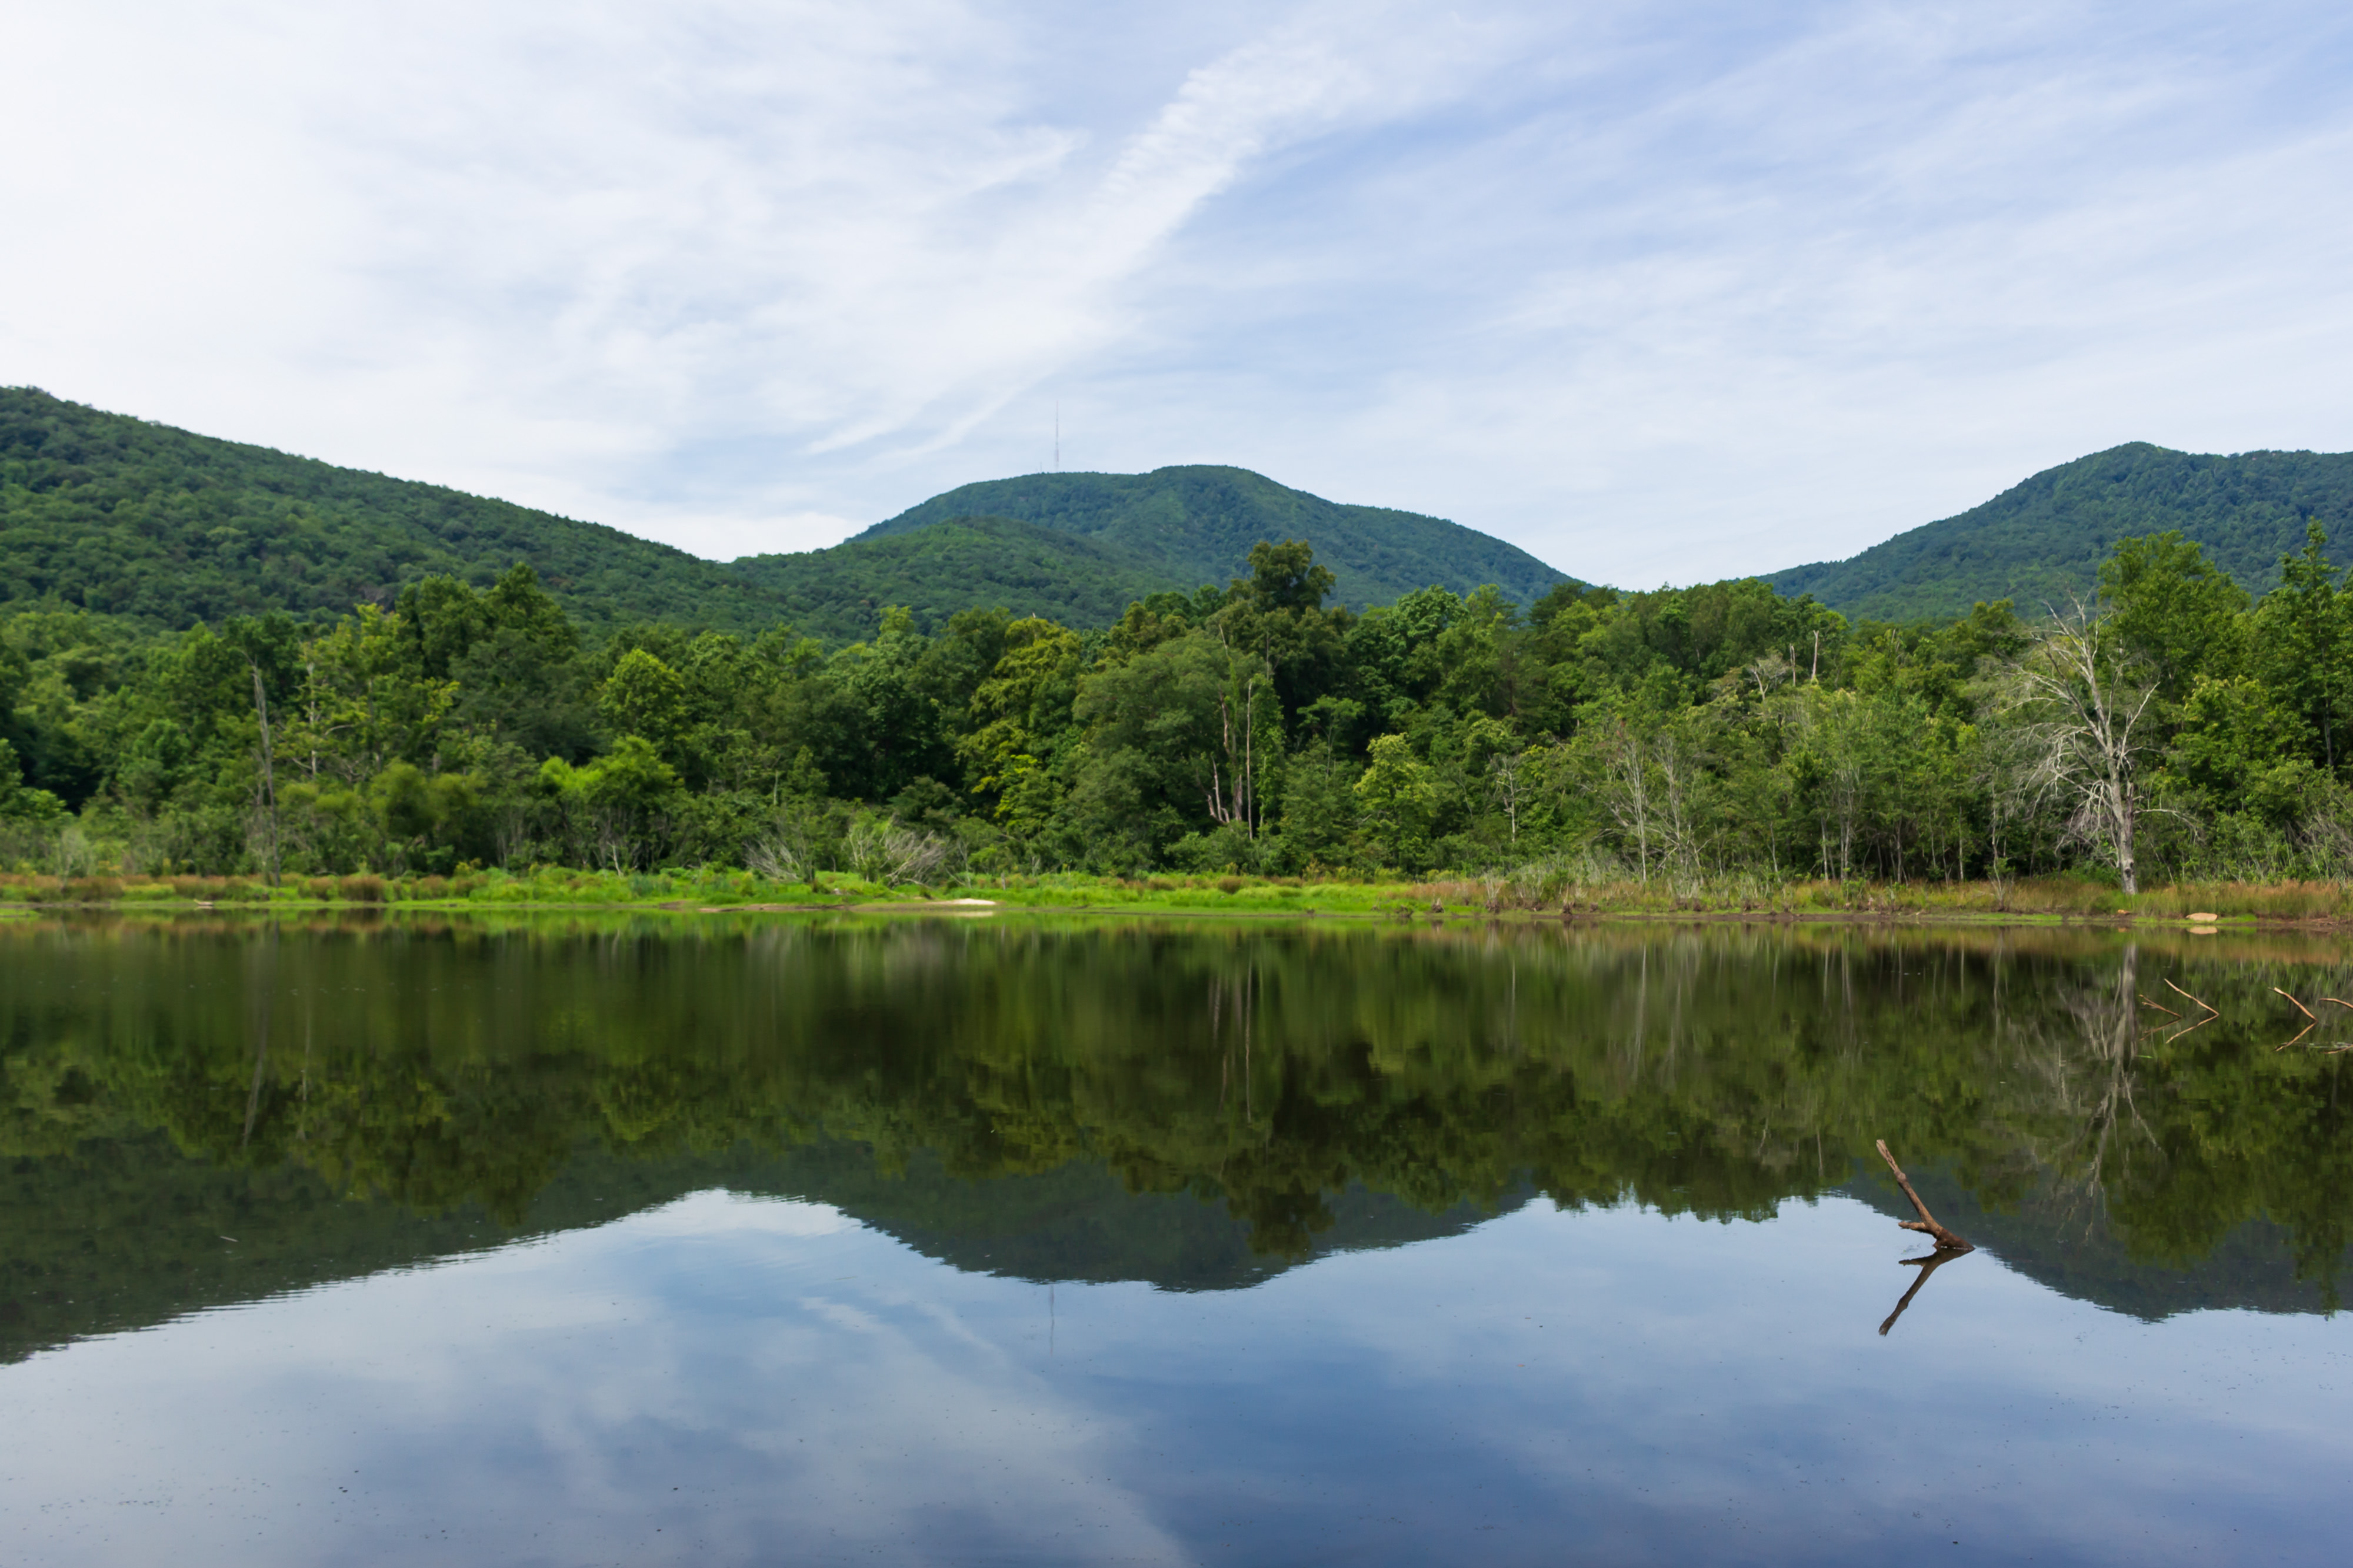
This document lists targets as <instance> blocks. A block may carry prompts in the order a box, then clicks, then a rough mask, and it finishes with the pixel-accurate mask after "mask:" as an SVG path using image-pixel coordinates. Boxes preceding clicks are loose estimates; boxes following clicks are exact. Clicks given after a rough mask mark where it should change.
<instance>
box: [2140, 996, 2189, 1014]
mask: <svg viewBox="0 0 2353 1568" xmlns="http://www.w3.org/2000/svg"><path fill="white" fill-rule="evenodd" d="M2140 1005H2142V1006H2144V1007H2155V1008H2156V1009H2157V1010H2158V1012H2160V1013H2162V1014H2164V1015H2165V1016H2167V1017H2168V1018H2179V1016H2181V1015H2180V1014H2179V1013H2177V1012H2175V1011H2174V1010H2173V1009H2172V1008H2170V1007H2168V1006H2166V1005H2163V1004H2162V1003H2158V1002H2152V1001H2150V1000H2149V999H2148V998H2147V997H2146V996H2144V997H2142V998H2141V999H2140Z"/></svg>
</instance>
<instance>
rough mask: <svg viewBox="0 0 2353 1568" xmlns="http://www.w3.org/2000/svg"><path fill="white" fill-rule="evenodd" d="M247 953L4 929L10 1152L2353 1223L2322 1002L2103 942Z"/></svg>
mask: <svg viewBox="0 0 2353 1568" xmlns="http://www.w3.org/2000/svg"><path fill="white" fill-rule="evenodd" d="M258 951H259V947H258V944H256V943H255V942H252V941H250V940H249V939H248V938H245V937H242V936H239V935H237V934H234V933H232V932H230V931H227V930H216V931H202V930H193V929H188V928H185V927H171V928H166V929H163V930H149V931H139V930H132V929H128V928H122V927H92V928H88V929H82V930H72V929H68V928H63V927H20V928H12V929H10V930H8V931H5V932H0V980H5V984H0V1032H5V1034H4V1035H0V1037H5V1039H6V1041H7V1042H8V1044H7V1045H6V1047H5V1063H0V1072H5V1080H6V1081H5V1084H0V1154H7V1153H15V1154H24V1155H35V1156H38V1155H41V1154H43V1153H46V1152H57V1151H60V1150H63V1149H67V1148H69V1147H71V1146H72V1145H73V1143H74V1142H76V1141H77V1140H79V1139H81V1138H85V1137H89V1136H91V1135H93V1134H96V1133H102V1132H106V1131H122V1130H125V1129H138V1128H150V1127H153V1128H161V1129H164V1130H167V1131H169V1132H170V1133H171V1135H172V1136H173V1137H174V1139H175V1140H176V1141H177V1142H178V1143H179V1144H180V1146H181V1147H182V1148H184V1149H185V1150H187V1151H188V1152H192V1153H196V1154H201V1155H203V1156H205V1157H206V1158H209V1159H212V1160H215V1161H218V1162H222V1163H247V1164H252V1165H257V1166H267V1165H271V1164H275V1163H284V1162H292V1163H298V1164H301V1165H303V1166H307V1167H309V1168H311V1169H313V1170H315V1171H317V1172H318V1173H320V1174H321V1175H322V1176H323V1177H324V1178H326V1180H327V1181H329V1182H330V1183H331V1184H332V1185H333V1186H334V1187H335V1188H336V1189H337V1190H339V1191H342V1192H345V1193H351V1194H374V1195H376V1196H379V1197H383V1198H386V1199H390V1200H392V1201H395V1202H397V1203H400V1204H403V1205H407V1206H410V1207H412V1208H415V1209H417V1210H420V1211H427V1212H438V1211H440V1210H443V1209H446V1208H448V1207H449V1206H451V1205H457V1204H459V1203H462V1202H467V1201H479V1202H481V1203H483V1204H485V1205H488V1206H490V1207H491V1209H492V1210H493V1212H495V1213H498V1214H500V1215H505V1216H509V1217H512V1216H515V1215H520V1214H521V1213H522V1209H523V1208H524V1206H525V1205H528V1204H529V1203H530V1201H531V1199H532V1197H533V1194H535V1193H537V1192H538V1191H540V1190H541V1188H542V1187H543V1185H544V1184H546V1183H547V1182H548V1180H549V1179H550V1178H551V1176H552V1175H553V1173H554V1172H555V1171H557V1170H558V1169H560V1168H561V1166H562V1164H563V1163H564V1162H565V1160H566V1159H568V1158H569V1157H570V1154H571V1152H572V1151H573V1149H574V1148H575V1147H576V1146H577V1144H578V1142H579V1141H580V1140H582V1139H583V1138H592V1139H596V1140H597V1141H600V1142H603V1143H605V1144H607V1146H609V1147H611V1148H613V1149H615V1150H617V1151H621V1152H627V1153H629V1154H633V1155H647V1156H652V1155H665V1154H670V1153H673V1152H686V1151H712V1150H717V1149H722V1148H725V1147H728V1146H731V1145H733V1144H734V1143H736V1142H741V1141H744V1140H752V1141H754V1142H761V1143H765V1144H769V1145H782V1144H787V1143H792V1142H798V1141H802V1140H806V1139H807V1138H809V1137H810V1136H812V1135H814V1134H816V1133H818V1132H820V1131H822V1132H826V1133H829V1134H832V1135H836V1136H845V1137H850V1138H855V1139H858V1140H860V1141H863V1142H867V1143H870V1144H871V1145H872V1146H873V1147H874V1149H875V1150H876V1151H877V1153H878V1157H879V1159H880V1160H881V1163H883V1164H884V1166H885V1167H886V1168H892V1167H893V1166H894V1165H895V1163H903V1162H904V1161H905V1160H907V1159H908V1158H910V1157H911V1156H912V1155H913V1153H914V1152H917V1151H920V1150H930V1151H934V1152H936V1153H937V1154H938V1156H939V1157H940V1159H941V1160H942V1162H943V1163H944V1165H945V1167H946V1168H947V1169H948V1170H949V1171H951V1172H952V1173H955V1174H958V1175H960V1176H965V1177H969V1178H974V1179H982V1178H987V1177H991V1176H996V1175H1002V1174H1010V1173H1035V1172H1042V1171H1049V1170H1052V1169H1054V1168H1057V1167H1059V1166H1061V1165H1064V1164H1066V1163H1069V1162H1071V1161H1072V1160H1076V1159H1082V1158H1083V1159H1090V1160H1099V1161H1102V1162H1103V1163H1105V1164H1107V1165H1108V1166H1109V1167H1110V1168H1111V1169H1113V1171H1115V1172H1116V1173H1118V1174H1119V1175H1120V1177H1121V1179H1122V1180H1123V1181H1124V1183H1125V1184H1127V1185H1128V1186H1129V1187H1130V1188H1131V1189H1133V1190H1135V1191H1139V1192H1145V1191H1148V1192H1186V1191H1189V1192H1193V1193H1195V1194H1199V1195H1201V1196H1203V1197H1205V1198H1208V1199H1211V1200H1214V1201H1218V1202H1220V1203H1222V1204H1223V1205H1225V1206H1226V1207H1227V1208H1228V1210H1229V1212H1230V1213H1232V1214H1233V1215H1236V1216H1237V1217H1239V1218H1241V1219H1243V1220H1245V1221H1247V1222H1248V1223H1249V1225H1250V1226H1251V1228H1252V1233H1253V1238H1254V1244H1255V1245H1257V1246H1259V1247H1261V1248H1264V1249H1267V1250H1271V1251H1275V1252H1280V1253H1285V1254H1294V1255H1295V1254H1296V1253H1298V1252H1300V1251H1302V1250H1303V1249H1304V1248H1305V1247H1307V1246H1308V1245H1309V1242H1310V1240H1311V1238H1312V1237H1314V1234H1315V1233H1316V1232H1317V1231H1319V1230H1320V1229H1322V1228H1323V1227H1324V1226H1327V1225H1328V1224H1329V1223H1330V1215H1331V1211H1330V1208H1329V1205H1328V1202H1327V1200H1328V1197H1329V1195H1330V1194H1332V1193H1334V1192H1335V1190H1337V1189H1338V1188H1340V1187H1342V1186H1344V1185H1345V1184H1347V1183H1350V1182H1352V1181H1353V1182H1361V1183H1363V1184H1366V1185H1367V1186H1369V1187H1372V1188H1374V1189H1376V1190H1379V1191H1384V1192H1388V1193H1393V1194H1398V1195H1399V1196H1401V1197H1403V1198H1405V1199H1407V1200H1409V1202H1411V1203H1414V1204H1416V1205H1421V1206H1423V1207H1426V1208H1429V1209H1431V1210H1439V1209H1443V1208H1447V1207H1450V1206H1452V1205H1456V1204H1459V1203H1461V1202H1464V1201H1466V1200H1469V1201H1487V1202H1492V1201H1493V1200H1495V1199H1496V1198H1497V1197H1498V1196H1500V1195H1501V1194H1504V1193H1505V1192H1506V1191H1508V1190H1511V1189H1512V1188H1514V1186H1515V1185H1516V1184H1518V1183H1520V1182H1522V1181H1528V1182H1533V1183H1534V1184H1535V1186H1536V1187H1537V1188H1539V1189H1540V1190H1542V1191H1543V1192H1545V1193H1546V1194H1550V1195H1551V1196H1552V1197H1553V1198H1554V1199H1555V1201H1556V1202H1559V1203H1563V1204H1578V1203H1586V1202H1615V1201H1619V1200H1620V1199H1624V1198H1629V1197H1630V1198H1633V1199H1636V1200H1639V1201H1641V1202H1643V1203H1646V1204H1650V1205H1655V1206H1657V1207H1660V1208H1662V1209H1665V1210H1669V1211H1672V1212H1691V1213H1698V1214H1704V1215H1719V1216H1731V1215H1762V1214H1765V1213H1767V1212H1769V1211H1770V1210H1771V1209H1772V1208H1773V1207H1774V1205H1777V1204H1778V1203H1779V1202H1781V1201H1782V1200H1784V1199H1786V1198H1788V1197H1791V1196H1810V1195H1813V1194H1819V1193H1821V1192H1824V1191H1826V1190H1829V1189H1830V1188H1832V1187H1836V1186H1839V1185H1841V1184H1844V1183H1845V1182H1846V1181H1848V1180H1849V1178H1850V1174H1851V1172H1852V1161H1853V1159H1854V1158H1855V1157H1856V1156H1858V1155H1867V1154H1868V1152H1869V1151H1870V1149H1871V1145H1872V1142H1873V1140H1874V1139H1876V1138H1881V1137H1884V1138H1887V1139H1889V1140H1890V1141H1892V1142H1894V1143H1895V1144H1896V1146H1898V1147H1900V1148H1902V1149H1903V1150H1905V1157H1906V1159H1907V1160H1909V1161H1914V1162H1917V1163H1926V1164H1937V1163H1942V1164H1944V1165H1947V1166H1948V1167H1950V1168H1951V1170H1952V1171H1953V1172H1954V1173H1955V1174H1956V1175H1957V1176H1958V1178H1959V1179H1960V1180H1961V1181H1962V1182H1963V1183H1964V1184H1966V1185H1968V1187H1969V1188H1971V1189H1972V1190H1973V1191H1974V1192H1975V1193H1976V1194H1978V1197H1979V1198H1980V1199H1981V1200H1983V1201H1986V1202H1988V1203H1993V1204H2003V1203H2010V1202H2016V1201H2020V1200H2021V1199H2025V1198H2028V1197H2030V1196H2031V1195H2032V1194H2034V1193H2035V1192H2036V1190H2037V1188H2038V1184H2051V1189H2050V1190H2051V1191H2052V1192H2056V1193H2058V1194H2061V1195H2062V1196H2063V1198H2064V1201H2065V1202H2067V1203H2069V1204H2071V1205H2076V1209H2078V1210H2081V1211H2082V1213H2081V1214H2080V1215H2079V1216H2078V1217H2080V1218H2081V1219H2082V1222H2083V1223H2085V1224H2089V1223H2093V1222H2094V1221H2096V1220H2098V1219H2100V1218H2101V1217H2102V1216H2103V1215H2105V1220H2106V1223H2108V1224H2110V1225H2111V1226H2114V1227H2115V1228H2116V1229H2117V1230H2118V1231H2119V1232H2120V1233H2121V1234H2123V1235H2124V1236H2125V1237H2126V1238H2127V1240H2128V1241H2130V1243H2131V1244H2132V1245H2133V1246H2134V1247H2136V1248H2137V1249H2140V1250H2141V1251H2143V1252H2144V1253H2146V1254H2147V1255H2148V1256H2152V1257H2164V1258H2189V1257H2195V1256H2198V1255H2200V1253H2201V1252H2202V1251H2203V1250H2205V1249H2207V1248H2211V1246H2212V1245H2213V1243H2214V1241H2215V1240H2217V1239H2218V1238H2219V1237H2221V1235H2222V1234H2223V1233H2224V1232H2225V1231H2227V1230H2228V1229H2229V1228H2230V1226H2232V1225H2234V1224H2236V1223H2237V1222H2238V1221H2240V1220H2242V1219H2243V1218H2246V1217H2247V1216H2249V1215H2257V1214H2269V1215H2272V1216H2273V1217H2274V1218H2275V1219H2278V1220H2280V1221H2281V1222H2282V1223H2283V1224H2285V1225H2287V1226H2289V1227H2290V1228H2291V1230H2292V1231H2293V1232H2294V1233H2295V1237H2296V1245H2297V1247H2299V1249H2300V1256H2302V1257H2303V1258H2305V1259H2306V1265H2307V1267H2308V1268H2314V1269H2318V1268H2323V1267H2324V1266H2325V1264H2326V1263H2327V1261H2329V1260H2333V1259H2334V1258H2336V1257H2337V1255H2338V1253H2339V1252H2341V1250H2342V1248H2343V1246H2344V1231H2343V1228H2342V1225H2343V1222H2342V1220H2341V1219H2340V1218H2339V1217H2338V1216H2340V1215H2342V1213H2343V1212H2344V1208H2345V1200H2346V1198H2348V1196H2353V1156H2348V1155H2340V1154H2339V1153H2338V1152H2337V1151H2338V1150H2340V1149H2346V1148H2348V1147H2353V1140H2348V1139H2347V1138H2345V1137H2343V1136H2341V1135H2340V1134H2341V1132H2342V1131H2343V1128H2342V1124H2341V1122H2340V1121H2339V1120H2338V1118H2339V1111H2338V1109H2337V1074H2338V1072H2339V1067H2338V1064H2339V1063H2341V1062H2342V1060H2343V1058H2315V1057H2309V1056H2297V1055H2294V1054H2290V1055H2275V1054H2274V1053H2273V1052H2271V1051H2270V1050H2269V1048H2268V1047H2269V1046H2270V1044H2272V1043H2274V1041H2275V1039H2276V1034H2275V1032H2269V1031H2271V1026H2272V1025H2273V1024H2274V1022H2275V1015H2276V1013H2277V1011H2278V1008H2277V1006H2276V1005H2270V1004H2266V1003H2265V1002H2264V1000H2263V999H2264V998H2265V997H2266V996H2267V994H2268V988H2269V986H2270V985H2271V984H2274V982H2276V981H2280V980H2290V981H2292V980H2293V978H2294V976H2293V975H2292V974H2291V973H2289V972H2288V971H2287V970H2285V969H2284V968H2283V967H2282V966H2281V964H2280V963H2277V962H2264V963H2251V964H2242V965H2232V964H2230V963H2226V962H2222V961H2221V960H2218V959H2216V958H2214V957H2212V956H2211V954H2204V953H2195V952H2193V953H2190V954H2189V955H2178V954H2172V953H2164V954H2160V953H2158V952H2155V951H2154V950H2151V949H2147V948H2146V947H2144V948H2143V949H2132V948H2126V949H2125V950H2123V951H2122V952H2118V950H2117V949H2116V946H2115V945H2113V943H2111V942H2109V941H2108V939H2106V938H2104V937H2098V936H2092V935H2076V934H2073V933H2057V932H2053V933H2049V934H2048V935H2045V936H2038V937H2034V938H2031V939H2028V938H2023V937H2021V936H2019V935H2017V934H2016V933H2011V934H2009V935H2001V934H1982V935H1978V934H1952V933H1947V934H1944V935H1940V936H1935V937H1931V936H1928V935H1926V934H1923V933H1920V932H1907V931H1862V930H1858V929H1854V928H1842V929H1837V930H1812V931H1799V932H1796V933H1790V932H1788V931H1759V930H1755V929H1735V930H1713V931H1705V932H1699V931H1662V930H1658V929H1656V928H1650V929H1644V930H1639V931H1615V932H1599V933H1596V932H1591V931H1585V932H1581V933H1578V934H1576V935H1574V936H1571V935H1568V934H1566V933H1564V932H1562V931H1557V930H1553V929H1529V928H1514V929H1512V930H1509V931H1494V932H1484V933H1463V932H1450V931H1410V930H1403V929H1399V928H1395V927H1383V928H1372V927H1369V926H1355V927H1339V926H1334V925H1321V926H1318V925H1300V926H1288V927H1276V928H1269V927H1252V928H1249V929H1245V930H1234V929H1227V928H1219V927H1197V926H1179V925H1171V924H1158V925H1153V924H1139V925H1136V926H1133V927H1125V926H1084V927H1071V928H1057V927H1054V926H1051V925H1048V924H1043V923H1036V924H1016V923H1007V924H1002V925H987V926H976V925H966V924H961V923H959V924H955V925H949V924H945V923H938V924H884V925H877V926H873V927H859V926H852V925H827V926H807V925H792V924H785V923H771V924H766V925H761V926H757V927H753V928H750V929H739V928H733V927H705V928H689V933H688V934H679V932H678V929H677V928H676V927H673V926H670V925H666V924H661V923H659V922H654V921H645V920H642V919H638V918H617V919H615V920H613V921H609V922H607V923H606V924H603V925H598V926H589V927H584V928H581V929H578V930H573V931H561V930H557V929H554V928H551V927H549V926H548V925H546V924H538V925H523V926H518V927H516V928H514V929H512V930H500V929H497V928H493V927H484V926H476V925H459V926H452V927H447V928H436V927H431V926H426V925H414V926H404V925H399V924H385V925H383V926H380V927H378V928H375V929H373V930H367V931H362V930H356V929H327V930H322V931H307V932H305V931H288V932H287V933H286V934H285V935H284V936H283V937H282V939H281V940H280V951H279V953H278V956H277V958H276V959H275V960H274V968H273V967H269V966H266V965H264V963H263V962H262V960H261V959H260V958H259V957H258V956H255V955H256V954H257V952H258ZM2167 977H2173V978H2177V979H2179V980H2180V981H2181V982H2183V983H2185V984H2189V986H2190V988H2191V989H2193V990H2196V991H2197V992H2199V994H2201V995H2205V996H2209V997H2210V998H2211V999H2212V1000H2213V1001H2214V1002H2215V1003H2216V1004H2217V1005H2218V1006H2219V1007H2221V1009H2222V1013H2223V1016H2222V1017H2221V1018H2220V1019H2219V1020H2218V1021H2217V1022H2216V1023H2215V1024H2214V1025H2213V1026H2211V1027H2209V1028H2206V1029H2203V1030H2200V1031H2199V1032H2196V1033H2192V1034H2189V1035H2186V1036H2183V1035H2179V1034H2176V1033H2174V1032H2168V1033H2167V1034H2163V1035H2158V1036H2154V1037H2150V1038H2148V1039H2147V1040H2141V1039H2139V1038H2138V1037H2137V1029H2138V1027H2139V1020H2138V1019H2137V1017H2136V1012H2137V1007H2136V993H2137V990H2138V989H2139V988H2141V987H2143V986H2147V985H2152V984H2156V983H2158V981H2160V980H2162V979H2164V978H2167ZM2306 989H2307V990H2309V989H2311V987H2310V986H2307V987H2306ZM2330 989H2332V990H2333V989H2334V987H2333V986H2332V987H2330ZM2338 994H2342V993H2341V992H2339V993H2338ZM2275 1003H2276V999H2275V998H2273V999H2272V1004H2275ZM273 1015H274V1016H275V1017H277V1018H278V1019H280V1020H285V1019H290V1018H294V1017H297V1016H300V1017H303V1018H306V1019H308V1020H310V1025H309V1027H310V1029H311V1032H312V1037H311V1041H310V1043H309V1044H308V1045H307V1046H306V1047H305V1049H304V1050H303V1051H302V1052H301V1053H300V1059H299V1060H298V1059H297V1053H295V1052H294V1051H293V1050H291V1049H290V1048H286V1049H277V1050H272V1051H269V1053H268V1054H267V1055H266V1056H265V1055H263V1054H262V1053H261V1052H260V1050H259V1048H258V1047H259V1029H258V1024H259V1020H260V1019H262V1018H264V1017H267V1016H273ZM2071 1212H2073V1211H2071Z"/></svg>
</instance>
